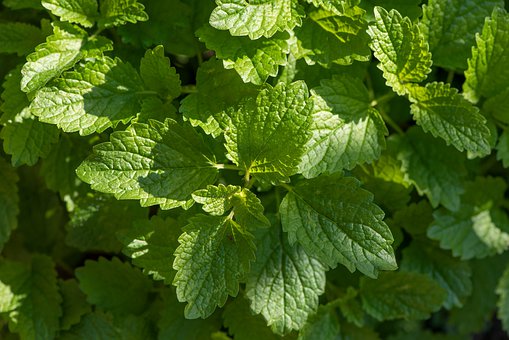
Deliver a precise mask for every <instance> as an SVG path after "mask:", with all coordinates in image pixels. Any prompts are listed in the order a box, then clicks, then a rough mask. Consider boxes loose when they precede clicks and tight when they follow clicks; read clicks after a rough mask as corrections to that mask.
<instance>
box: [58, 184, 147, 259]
mask: <svg viewBox="0 0 509 340" xmlns="http://www.w3.org/2000/svg"><path fill="white" fill-rule="evenodd" d="M74 203H75V208H74V210H73V211H72V212H71V213H70V216H69V217H70V220H69V223H68V224H67V225H66V229H67V235H66V237H65V243H66V244H67V245H69V246H71V247H75V248H77V249H79V250H81V251H83V252H84V251H103V252H118V251H120V249H121V247H122V246H121V244H120V243H119V241H118V240H117V238H116V232H117V231H118V230H122V229H124V228H128V227H130V225H131V224H132V221H133V220H136V219H141V218H144V217H145V216H147V210H146V209H143V208H141V207H140V206H139V204H137V203H136V202H121V201H118V200H116V199H114V198H113V197H111V196H107V195H103V194H100V193H96V194H94V195H92V194H89V195H86V196H85V195H83V196H80V197H78V198H77V199H76V201H75V202H74Z"/></svg>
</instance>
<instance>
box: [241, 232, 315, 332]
mask: <svg viewBox="0 0 509 340" xmlns="http://www.w3.org/2000/svg"><path fill="white" fill-rule="evenodd" d="M257 240H258V248H257V250H256V261H255V263H254V264H253V268H252V269H251V272H250V273H249V277H248V278H247V282H246V296H247V297H248V298H249V300H251V309H252V310H253V311H254V312H255V313H261V314H262V315H263V317H264V318H265V319H266V320H267V323H268V325H269V326H270V327H271V328H272V330H273V331H274V332H275V333H277V334H286V333H288V332H290V331H291V330H294V329H295V330H298V329H301V328H302V327H303V326H304V324H305V323H306V319H307V318H308V315H310V314H312V313H313V312H315V311H316V309H317V307H318V297H319V296H320V295H321V294H322V293H323V291H324V288H325V266H324V265H323V264H322V263H321V262H320V261H319V260H317V259H316V258H315V257H313V256H310V255H308V254H307V253H306V252H305V251H304V248H303V247H301V246H300V245H298V244H295V245H293V246H292V245H290V244H289V243H288V241H287V239H286V235H285V234H284V233H283V231H282V230H281V228H280V226H279V224H273V225H272V227H271V228H268V229H260V233H259V234H257Z"/></svg>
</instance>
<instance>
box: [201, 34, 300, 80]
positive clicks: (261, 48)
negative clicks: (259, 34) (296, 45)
mask: <svg viewBox="0 0 509 340" xmlns="http://www.w3.org/2000/svg"><path fill="white" fill-rule="evenodd" d="M196 34H197V35H198V37H199V38H200V40H201V41H203V42H205V44H206V45H207V48H209V49H211V50H214V52H215V54H216V57H217V58H219V59H222V60H223V65H224V68H226V69H234V70H235V71H237V73H238V74H239V75H240V77H241V78H242V80H243V81H244V82H246V83H247V82H251V83H253V84H256V85H261V84H263V83H264V82H265V81H266V80H267V79H268V77H275V76H276V75H277V72H278V68H279V66H284V65H286V55H287V54H288V53H289V52H290V48H289V46H288V39H289V38H290V35H289V34H288V33H287V32H284V33H277V34H275V35H274V36H272V37H271V38H270V39H267V38H260V39H257V40H251V39H249V38H247V37H232V36H231V35H230V34H229V33H228V32H224V31H218V30H216V29H214V28H212V27H210V26H204V27H202V28H200V29H199V30H198V31H197V32H196Z"/></svg>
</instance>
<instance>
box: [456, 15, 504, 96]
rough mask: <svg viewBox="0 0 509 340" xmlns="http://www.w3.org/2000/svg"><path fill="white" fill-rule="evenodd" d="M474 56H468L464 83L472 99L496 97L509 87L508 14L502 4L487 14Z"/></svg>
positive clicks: (474, 49)
mask: <svg viewBox="0 0 509 340" xmlns="http://www.w3.org/2000/svg"><path fill="white" fill-rule="evenodd" d="M476 43H477V44H476V46H474V47H473V48H472V58H470V59H469V60H468V69H467V70H466V71H465V78H466V81H465V83H464V84H463V91H464V92H465V96H466V98H467V99H469V100H470V101H472V102H477V101H478V100H479V99H480V98H481V97H486V98H489V97H493V96H495V95H497V94H498V93H500V92H502V91H504V90H505V89H506V88H508V87H509V69H508V68H507V67H506V65H507V64H508V63H509V51H508V50H507V49H506V48H505V46H507V44H509V15H508V14H507V12H506V11H505V10H504V9H503V8H500V7H497V8H495V9H494V10H493V14H492V15H491V17H489V18H487V19H486V21H485V23H484V27H483V29H482V33H481V34H480V35H477V36H476Z"/></svg>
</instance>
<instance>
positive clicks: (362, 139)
mask: <svg viewBox="0 0 509 340" xmlns="http://www.w3.org/2000/svg"><path fill="white" fill-rule="evenodd" d="M311 98H312V99H313V101H314V105H315V107H314V114H313V122H312V123H311V127H310V129H311V131H312V133H313V135H312V137H311V139H310V140H309V142H308V143H307V145H306V152H305V153H304V155H303V157H302V162H301V164H300V165H299V168H300V172H302V173H303V175H304V176H306V177H308V178H309V177H316V176H317V175H319V174H320V173H325V174H331V173H334V172H338V171H341V170H343V169H348V170H351V169H353V168H354V167H355V166H356V165H357V164H361V163H364V162H371V161H373V160H375V159H376V158H378V157H379V156H380V152H381V150H382V149H383V148H384V147H385V139H384V135H385V134H387V129H386V127H385V123H384V122H383V120H382V118H381V117H380V116H379V114H378V112H377V111H376V110H375V109H372V108H371V105H370V101H369V95H368V90H367V89H366V87H365V86H364V84H363V83H362V80H361V79H359V78H354V77H350V76H334V77H333V78H332V79H330V80H323V81H322V82H321V86H319V87H317V88H314V89H313V90H312V97H311Z"/></svg>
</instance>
